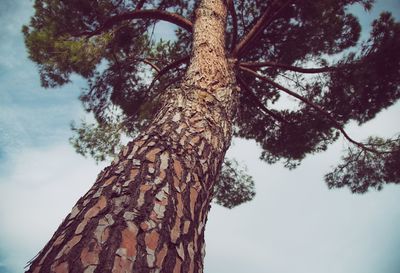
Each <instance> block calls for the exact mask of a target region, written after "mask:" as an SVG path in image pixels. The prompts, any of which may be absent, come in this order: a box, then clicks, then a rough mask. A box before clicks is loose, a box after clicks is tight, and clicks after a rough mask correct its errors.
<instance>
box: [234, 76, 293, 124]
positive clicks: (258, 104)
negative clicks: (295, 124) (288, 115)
mask: <svg viewBox="0 0 400 273" xmlns="http://www.w3.org/2000/svg"><path fill="white" fill-rule="evenodd" d="M237 79H238V82H239V84H240V87H241V88H243V90H244V92H245V94H246V95H248V96H249V97H250V98H251V99H253V100H252V102H253V103H254V104H255V106H256V107H258V108H259V109H260V110H261V111H263V112H264V113H265V114H267V115H269V116H271V117H272V118H274V119H276V120H277V121H279V122H281V123H288V121H286V120H285V119H283V118H282V117H281V116H280V115H278V114H276V113H274V112H272V111H271V110H269V109H268V108H267V107H265V105H264V104H263V103H262V102H261V101H260V100H259V99H258V97H257V96H256V95H255V94H254V93H253V92H252V91H251V90H250V88H249V87H248V84H246V82H245V80H244V79H243V78H242V77H241V76H238V77H237Z"/></svg>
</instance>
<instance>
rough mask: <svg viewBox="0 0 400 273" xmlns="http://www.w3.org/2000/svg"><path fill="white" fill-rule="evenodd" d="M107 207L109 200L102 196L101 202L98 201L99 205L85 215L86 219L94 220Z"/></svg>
mask: <svg viewBox="0 0 400 273" xmlns="http://www.w3.org/2000/svg"><path fill="white" fill-rule="evenodd" d="M106 205H107V198H106V197H105V196H103V195H102V196H100V198H99V200H98V201H97V203H96V204H95V205H94V206H93V207H91V208H90V209H89V210H88V211H87V212H86V214H85V216H84V218H93V217H95V216H96V215H97V214H99V212H100V211H101V210H102V209H104V208H105V207H106Z"/></svg>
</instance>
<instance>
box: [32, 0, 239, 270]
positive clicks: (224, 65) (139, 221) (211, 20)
mask: <svg viewBox="0 0 400 273" xmlns="http://www.w3.org/2000/svg"><path fill="white" fill-rule="evenodd" d="M225 20H226V7H225V5H224V1H223V0H203V1H202V3H201V5H200V7H199V8H198V9H197V11H196V21H195V24H194V34H193V37H194V38H193V52H192V58H191V62H190V65H189V68H188V71H187V73H186V77H185V79H184V81H183V82H182V83H181V84H180V85H179V86H178V87H176V88H171V89H169V90H167V91H166V93H165V94H164V95H163V105H162V107H161V108H160V110H159V111H158V113H157V115H156V116H155V118H154V120H153V122H152V123H151V124H150V125H149V126H148V128H147V129H146V130H144V131H143V132H142V133H141V134H140V136H139V137H138V138H137V139H136V140H134V141H132V142H131V143H129V144H128V145H127V146H126V147H125V148H124V149H123V151H122V152H121V153H120V155H119V157H118V159H116V160H115V161H114V162H113V163H112V165H111V166H109V167H107V168H106V169H105V170H104V171H103V172H102V173H100V175H99V176H98V178H97V180H96V183H95V184H94V185H93V187H92V188H91V189H90V190H89V192H88V193H87V194H86V195H85V196H83V197H82V198H81V199H80V200H79V201H78V203H77V204H76V206H75V207H74V208H73V209H72V212H71V213H70V214H69V215H68V216H67V218H66V219H65V221H64V222H63V223H62V224H61V226H60V227H59V228H58V230H57V231H56V233H55V234H54V236H53V237H52V239H51V240H50V241H49V243H48V244H47V245H46V246H45V247H44V249H43V250H42V252H41V253H40V254H39V255H38V257H37V258H36V259H35V260H34V261H33V262H32V265H31V267H30V269H29V270H28V272H35V273H38V272H56V273H63V272H85V273H90V272H115V273H117V272H168V273H170V272H174V273H178V272H182V273H186V272H202V269H203V257H204V226H205V223H206V220H207V214H208V211H209V207H210V202H211V199H212V194H213V186H214V183H215V181H216V178H217V176H218V173H219V171H220V167H221V164H222V161H223V158H224V155H225V152H226V150H227V148H228V146H229V144H230V139H231V130H232V122H231V121H232V118H233V115H234V112H235V108H236V97H237V92H238V89H237V87H236V83H235V78H234V74H233V68H232V66H231V64H230V63H229V62H228V60H227V59H226V54H225V44H224V41H225V37H224V33H225Z"/></svg>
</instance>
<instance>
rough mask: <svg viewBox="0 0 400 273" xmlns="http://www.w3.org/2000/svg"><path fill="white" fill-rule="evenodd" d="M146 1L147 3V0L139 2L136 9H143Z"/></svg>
mask: <svg viewBox="0 0 400 273" xmlns="http://www.w3.org/2000/svg"><path fill="white" fill-rule="evenodd" d="M145 3H146V0H140V1H139V3H138V4H137V5H136V7H135V10H141V9H142V8H143V5H144V4H145Z"/></svg>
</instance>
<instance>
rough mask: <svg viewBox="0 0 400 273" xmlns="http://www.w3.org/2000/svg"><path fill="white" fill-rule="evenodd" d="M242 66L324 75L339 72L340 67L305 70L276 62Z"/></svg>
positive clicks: (248, 63) (242, 64)
mask: <svg viewBox="0 0 400 273" xmlns="http://www.w3.org/2000/svg"><path fill="white" fill-rule="evenodd" d="M240 65H241V66H245V67H248V68H256V69H258V68H261V67H266V66H267V67H273V68H281V69H285V70H290V71H295V72H300V73H310V74H314V73H324V72H330V71H335V70H338V69H339V67H318V68H303V67H298V66H291V65H286V64H280V63H276V62H254V63H253V62H241V63H240Z"/></svg>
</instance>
